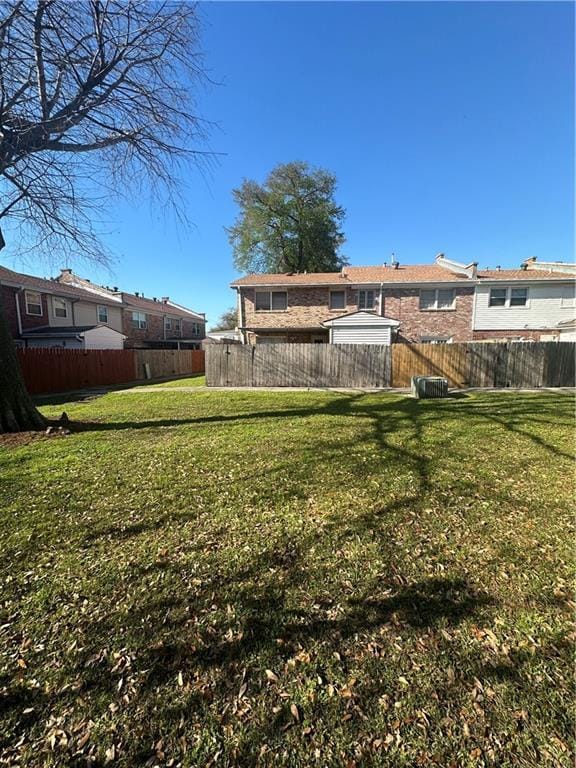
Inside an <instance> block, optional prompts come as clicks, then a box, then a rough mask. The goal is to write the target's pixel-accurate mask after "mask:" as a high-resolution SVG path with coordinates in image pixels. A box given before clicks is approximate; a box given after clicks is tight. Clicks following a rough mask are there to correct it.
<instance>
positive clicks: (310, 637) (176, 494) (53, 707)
mask: <svg viewBox="0 0 576 768" xmlns="http://www.w3.org/2000/svg"><path fill="white" fill-rule="evenodd" d="M195 381H197V379H196V380H195ZM65 408H66V411H67V413H68V415H69V417H70V418H71V419H74V420H76V421H78V422H81V423H82V425H83V427H82V431H79V432H75V433H73V434H71V435H69V436H56V437H42V438H38V439H34V440H32V441H30V442H28V443H26V444H23V445H20V446H15V447H14V445H13V444H12V443H10V446H11V447H5V448H3V449H0V468H1V473H2V474H1V478H2V485H1V491H0V525H1V527H0V531H1V532H2V533H1V536H2V549H1V553H0V587H1V588H0V765H4V764H8V765H16V764H17V765H19V766H27V767H28V766H32V767H35V766H42V768H44V766H53V765H59V766H64V765H66V766H103V765H105V764H109V765H113V766H116V765H118V766H123V767H128V766H130V767H133V766H155V765H157V766H166V767H167V768H168V767H169V766H179V765H181V766H252V765H262V766H267V765H270V766H272V765H274V766H276V765H281V766H322V767H324V766H358V768H360V767H361V766H407V767H408V766H428V765H429V766H443V767H449V766H457V767H460V766H464V767H466V766H498V767H499V768H500V767H506V766H510V767H511V766H514V767H516V766H521V767H522V766H568V765H571V764H572V757H573V756H572V754H571V752H570V749H571V732H572V730H571V723H572V712H571V705H572V702H573V693H574V691H573V684H572V656H571V653H570V640H571V638H573V635H572V634H571V632H572V630H573V628H572V621H571V619H572V611H573V609H574V602H572V600H573V598H572V597H571V595H570V585H571V583H572V578H573V557H572V551H571V547H572V543H573V531H572V528H573V513H572V508H571V507H572V493H573V482H572V481H573V475H572V462H571V453H572V421H573V400H572V397H570V396H569V395H566V394H555V393H538V394H534V393H525V394H518V393H513V392H505V393H485V394H466V395H461V396H460V397H453V398H450V399H447V400H438V401H425V400H424V401H415V400H411V399H409V398H407V397H405V396H402V395H395V394H378V395H359V394H353V395H347V394H337V393H321V392H307V393H300V392H285V393H283V392H270V393H266V392H210V391H199V392H196V393H186V392H180V393H179V392H160V391H157V392H149V391H148V392H146V393H114V394H109V395H106V396H103V397H100V398H97V399H92V400H86V401H84V402H77V403H67V404H66V406H65ZM62 409H63V406H62V405H53V406H44V407H43V410H44V412H45V413H46V414H47V415H48V416H51V417H56V416H57V415H59V413H60V412H61V411H62ZM2 760H3V761H4V762H2Z"/></svg>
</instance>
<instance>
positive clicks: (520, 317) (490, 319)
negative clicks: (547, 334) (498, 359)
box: [474, 281, 575, 331]
mask: <svg viewBox="0 0 576 768" xmlns="http://www.w3.org/2000/svg"><path fill="white" fill-rule="evenodd" d="M526 287H527V286H525V285H523V286H511V285H508V286H494V285H492V286H490V285H479V286H478V287H477V288H476V292H475V295H474V303H475V307H474V330H477V331H493V330H494V331H500V330H509V331H513V330H518V331H523V330H528V329H535V330H538V329H540V328H555V327H556V326H557V325H558V323H560V322H563V321H564V320H572V319H573V318H574V314H575V313H574V307H573V306H572V307H571V306H566V303H567V302H569V300H570V296H574V284H571V285H570V284H568V285H567V284H564V285H562V284H559V283H553V282H552V281H550V282H549V283H548V282H547V283H544V282H542V283H537V284H532V285H530V286H528V294H527V303H526V304H525V305H518V306H514V305H512V306H511V305H510V299H511V296H512V294H511V289H512V288H513V289H514V290H515V291H516V290H518V289H520V288H522V289H526ZM493 289H497V290H499V291H503V290H504V291H506V297H505V303H504V304H500V305H494V304H492V306H490V297H491V291H493ZM497 296H498V298H499V299H501V294H497ZM516 296H518V294H516ZM492 299H494V293H492Z"/></svg>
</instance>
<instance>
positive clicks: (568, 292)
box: [560, 285, 576, 307]
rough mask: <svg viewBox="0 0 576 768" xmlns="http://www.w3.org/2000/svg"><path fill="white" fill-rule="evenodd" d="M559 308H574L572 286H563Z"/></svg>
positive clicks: (575, 302) (574, 298) (575, 304)
mask: <svg viewBox="0 0 576 768" xmlns="http://www.w3.org/2000/svg"><path fill="white" fill-rule="evenodd" d="M560 306H561V307H574V306H576V297H575V295H574V286H573V285H563V286H562V294H561V296H560Z"/></svg>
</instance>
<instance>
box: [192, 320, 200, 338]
mask: <svg viewBox="0 0 576 768" xmlns="http://www.w3.org/2000/svg"><path fill="white" fill-rule="evenodd" d="M201 335H202V326H201V325H200V323H192V336H201Z"/></svg>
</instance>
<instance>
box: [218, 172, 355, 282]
mask: <svg viewBox="0 0 576 768" xmlns="http://www.w3.org/2000/svg"><path fill="white" fill-rule="evenodd" d="M335 189H336V178H335V176H334V175H333V174H331V173H329V172H328V171H326V170H324V169H322V168H312V167H310V165H308V163H303V162H292V163H286V164H283V165H278V166H276V168H274V170H273V171H272V172H271V173H270V175H269V176H268V178H267V179H266V181H265V182H264V184H258V183H257V182H256V181H250V180H245V181H244V182H243V183H242V185H241V186H240V187H239V188H238V189H235V190H234V192H233V195H234V200H235V202H236V203H237V204H238V206H239V208H240V214H239V216H238V218H237V220H236V222H235V223H234V225H233V226H232V227H229V228H228V229H227V232H228V237H229V240H230V243H231V245H232V248H233V252H234V265H235V267H236V268H237V269H238V270H239V271H241V272H302V271H304V270H306V271H308V272H333V271H337V270H339V269H341V267H342V266H343V265H344V264H346V263H347V262H346V260H345V258H344V257H343V256H342V255H341V254H340V253H339V251H340V248H341V246H342V244H343V243H344V240H345V238H344V234H343V232H342V230H341V225H342V222H343V220H344V216H345V211H344V209H343V208H342V207H341V206H339V205H338V204H337V203H336V201H335V199H334V193H335Z"/></svg>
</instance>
